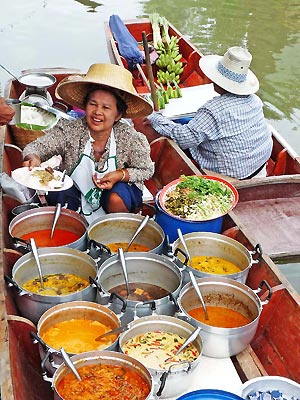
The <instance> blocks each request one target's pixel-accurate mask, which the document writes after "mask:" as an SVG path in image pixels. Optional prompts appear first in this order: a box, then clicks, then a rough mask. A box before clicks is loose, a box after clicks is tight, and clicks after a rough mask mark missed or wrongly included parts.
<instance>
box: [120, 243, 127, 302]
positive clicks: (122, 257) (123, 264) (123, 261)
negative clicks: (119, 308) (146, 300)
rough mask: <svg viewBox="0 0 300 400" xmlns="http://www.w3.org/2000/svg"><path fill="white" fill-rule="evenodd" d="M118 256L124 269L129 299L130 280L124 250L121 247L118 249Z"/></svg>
mask: <svg viewBox="0 0 300 400" xmlns="http://www.w3.org/2000/svg"><path fill="white" fill-rule="evenodd" d="M118 254H119V258H120V261H121V265H122V269H123V274H124V278H125V284H126V290H127V297H128V296H129V294H130V287H129V280H128V274H127V268H126V263H125V257H124V253H123V249H122V248H121V247H120V248H119V249H118Z"/></svg>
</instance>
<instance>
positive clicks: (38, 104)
mask: <svg viewBox="0 0 300 400" xmlns="http://www.w3.org/2000/svg"><path fill="white" fill-rule="evenodd" d="M33 104H34V105H35V106H36V107H38V108H42V109H43V110H46V111H48V112H50V113H52V114H54V115H56V116H57V117H61V118H64V119H67V120H68V121H74V120H75V119H76V118H74V117H72V116H71V115H69V114H67V113H65V112H64V111H62V110H60V109H59V108H57V107H50V106H48V105H47V104H43V103H41V102H40V101H37V102H35V103H33Z"/></svg>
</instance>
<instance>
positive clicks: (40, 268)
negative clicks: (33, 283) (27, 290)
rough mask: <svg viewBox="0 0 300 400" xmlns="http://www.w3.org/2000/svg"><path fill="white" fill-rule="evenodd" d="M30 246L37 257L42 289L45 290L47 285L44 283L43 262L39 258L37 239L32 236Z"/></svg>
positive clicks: (36, 261)
mask: <svg viewBox="0 0 300 400" xmlns="http://www.w3.org/2000/svg"><path fill="white" fill-rule="evenodd" d="M30 246H31V251H32V254H33V257H34V259H35V263H36V266H37V269H38V272H39V277H40V282H41V289H42V290H44V289H45V285H44V280H43V274H42V267H41V263H40V259H39V255H38V251H37V247H36V244H35V240H34V239H33V238H30Z"/></svg>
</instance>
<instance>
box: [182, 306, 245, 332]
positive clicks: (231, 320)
mask: <svg viewBox="0 0 300 400" xmlns="http://www.w3.org/2000/svg"><path fill="white" fill-rule="evenodd" d="M206 309H207V313H208V320H207V319H205V314H204V310H203V308H202V307H198V308H193V309H192V310H190V311H189V312H188V313H189V314H190V316H191V317H192V318H194V319H196V320H197V321H199V322H203V323H204V324H206V325H210V326H215V327H217V328H239V327H241V326H244V325H248V324H250V322H251V320H250V319H249V318H247V317H245V316H244V315H243V314H241V313H240V312H238V311H236V310H233V309H231V308H227V307H219V306H209V305H206Z"/></svg>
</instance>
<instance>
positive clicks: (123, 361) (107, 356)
mask: <svg viewBox="0 0 300 400" xmlns="http://www.w3.org/2000/svg"><path fill="white" fill-rule="evenodd" d="M71 361H72V363H73V364H74V366H75V368H76V369H77V370H78V369H79V368H80V367H83V366H86V365H94V364H97V365H98V364H105V365H118V366H122V367H124V368H129V369H131V370H133V371H134V372H136V373H138V374H139V376H140V377H142V378H143V379H144V380H145V381H146V383H147V384H148V386H149V394H148V396H147V397H145V400H149V399H150V398H151V397H152V394H153V380H152V376H151V374H150V372H149V371H148V370H147V368H146V367H144V366H143V364H141V363H140V362H139V361H137V360H135V359H134V358H132V357H129V356H127V355H125V354H120V353H117V352H115V351H108V350H102V351H90V352H86V353H81V354H76V355H75V356H72V357H71ZM69 373H70V369H69V367H68V366H66V365H65V363H64V364H61V365H60V366H59V368H58V369H57V370H56V371H55V374H54V375H53V377H52V378H49V377H48V376H46V375H44V376H43V377H44V379H45V380H46V381H48V382H51V383H52V388H53V390H54V400H64V398H63V397H61V396H60V395H59V393H58V390H57V389H58V385H59V383H60V381H61V380H62V378H63V377H64V376H65V375H66V374H69Z"/></svg>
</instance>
